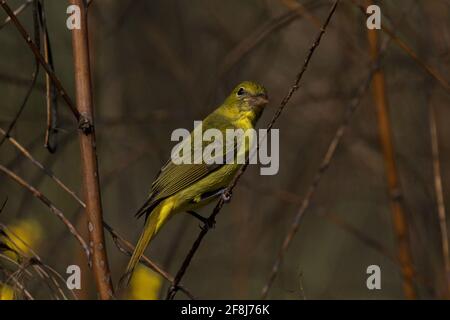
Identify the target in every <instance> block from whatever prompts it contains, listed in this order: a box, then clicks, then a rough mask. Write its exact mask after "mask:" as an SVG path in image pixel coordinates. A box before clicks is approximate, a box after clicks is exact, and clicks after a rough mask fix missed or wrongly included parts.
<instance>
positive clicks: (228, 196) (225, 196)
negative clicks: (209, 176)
mask: <svg viewBox="0 0 450 320" xmlns="http://www.w3.org/2000/svg"><path fill="white" fill-rule="evenodd" d="M222 200H223V202H225V203H228V202H230V200H231V191H230V190H225V191H224V192H223V193H222Z"/></svg>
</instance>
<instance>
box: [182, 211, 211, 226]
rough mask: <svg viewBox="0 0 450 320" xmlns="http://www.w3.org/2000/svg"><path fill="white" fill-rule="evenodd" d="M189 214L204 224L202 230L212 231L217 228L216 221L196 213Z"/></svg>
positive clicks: (190, 212)
mask: <svg viewBox="0 0 450 320" xmlns="http://www.w3.org/2000/svg"><path fill="white" fill-rule="evenodd" d="M187 213H189V214H190V215H191V216H193V217H195V218H196V219H198V220H200V221H201V222H202V223H203V225H202V226H200V228H201V229H203V228H207V229H212V228H214V227H215V226H216V221H215V219H211V218H205V217H203V216H201V215H199V214H198V213H197V212H195V211H188V212H187Z"/></svg>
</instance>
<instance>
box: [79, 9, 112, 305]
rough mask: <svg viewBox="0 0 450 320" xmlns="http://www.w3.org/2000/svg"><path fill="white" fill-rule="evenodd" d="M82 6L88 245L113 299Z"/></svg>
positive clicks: (102, 290) (103, 293)
mask: <svg viewBox="0 0 450 320" xmlns="http://www.w3.org/2000/svg"><path fill="white" fill-rule="evenodd" d="M70 4H72V5H76V6H78V7H79V8H80V12H81V16H80V20H81V25H80V28H79V29H77V28H74V29H73V30H72V46H73V59H74V69H75V89H76V105H77V109H78V112H79V113H80V127H79V129H80V130H79V139H80V149H81V171H82V177H83V189H84V200H85V203H86V209H85V210H86V216H87V219H88V231H89V240H90V241H89V244H90V248H91V250H92V254H93V264H92V268H93V271H94V278H95V281H96V284H97V290H98V294H99V297H100V299H103V300H106V299H111V297H112V296H113V287H112V281H111V275H110V271H109V264H108V259H107V255H106V248H105V237H104V233H103V218H102V205H101V196H100V186H99V177H98V164H97V153H96V142H95V130H94V106H93V103H92V88H91V72H90V65H89V46H88V29H87V28H88V25H87V8H86V7H85V3H84V1H82V0H70Z"/></svg>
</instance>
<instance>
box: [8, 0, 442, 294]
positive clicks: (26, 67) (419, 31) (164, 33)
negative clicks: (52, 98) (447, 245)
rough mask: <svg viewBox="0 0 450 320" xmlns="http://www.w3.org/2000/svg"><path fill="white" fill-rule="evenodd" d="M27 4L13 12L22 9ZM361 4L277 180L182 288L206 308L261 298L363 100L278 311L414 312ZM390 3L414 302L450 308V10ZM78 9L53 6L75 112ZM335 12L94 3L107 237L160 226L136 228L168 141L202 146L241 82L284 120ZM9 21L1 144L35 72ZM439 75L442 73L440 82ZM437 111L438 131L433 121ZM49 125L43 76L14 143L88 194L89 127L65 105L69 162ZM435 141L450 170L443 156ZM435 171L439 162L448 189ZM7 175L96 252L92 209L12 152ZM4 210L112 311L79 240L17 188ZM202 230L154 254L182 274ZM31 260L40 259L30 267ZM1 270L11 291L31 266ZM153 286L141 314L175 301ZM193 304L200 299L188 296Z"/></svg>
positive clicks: (299, 111)
mask: <svg viewBox="0 0 450 320" xmlns="http://www.w3.org/2000/svg"><path fill="white" fill-rule="evenodd" d="M28 2H31V1H28ZM28 2H27V1H25V0H22V1H19V0H17V1H13V0H11V1H7V3H8V4H9V6H11V8H13V9H17V8H18V7H20V6H21V5H22V4H23V3H28ZM357 4H361V5H364V6H365V5H366V4H367V2H365V1H354V2H353V1H350V0H346V1H341V3H340V4H339V6H338V8H337V11H336V13H335V15H334V16H333V18H332V19H331V22H330V25H329V26H328V28H327V30H326V32H325V34H324V36H323V39H322V41H321V43H320V46H319V47H318V48H317V50H316V52H315V53H314V55H313V57H312V60H311V63H310V65H309V66H308V70H307V71H306V73H305V75H304V77H303V79H302V82H301V87H300V89H299V90H298V91H297V92H296V93H295V95H294V96H293V97H292V99H291V101H290V102H289V104H288V105H287V107H286V109H285V110H284V112H283V114H282V115H281V117H280V118H279V120H278V121H277V123H276V124H275V128H277V129H279V130H280V170H279V172H278V174H277V175H274V176H261V175H260V174H259V167H258V165H252V166H250V168H249V170H247V172H246V173H245V175H244V176H243V177H242V179H241V181H240V182H239V183H238V186H237V187H236V189H235V190H234V193H233V199H232V201H231V202H230V203H229V204H227V205H225V207H224V208H223V210H222V211H221V212H220V214H219V215H218V217H217V224H216V227H215V229H213V230H211V231H210V232H209V233H208V235H207V236H206V238H205V239H204V241H203V243H202V245H201V246H200V248H199V250H198V252H197V254H196V256H195V257H194V259H193V261H192V264H191V266H190V268H189V269H188V271H187V273H186V276H185V277H184V279H183V281H182V284H183V285H184V286H185V287H186V288H188V289H189V290H190V291H191V292H192V293H193V294H194V295H195V296H196V297H199V298H207V299H258V298H260V296H261V290H262V288H263V286H264V285H265V284H266V283H267V280H268V277H269V275H270V272H271V269H272V265H273V263H274V261H275V259H276V257H277V254H278V251H279V248H280V246H281V244H282V242H283V240H284V238H285V237H286V235H287V234H288V232H289V229H290V227H291V225H292V222H293V219H294V217H295V216H296V214H297V212H298V210H299V207H300V205H301V201H302V199H303V198H304V197H305V195H306V193H307V191H308V189H309V188H310V186H311V184H312V183H313V180H314V177H315V175H316V174H317V172H318V170H319V166H320V162H321V161H322V158H323V157H324V155H325V152H326V151H327V148H328V146H329V144H330V142H331V140H332V139H333V137H334V136H335V133H336V130H337V129H338V127H339V126H340V125H341V124H342V123H343V121H344V119H345V115H346V112H347V110H348V107H349V105H350V104H351V101H352V99H354V98H357V97H360V98H361V102H360V104H359V106H358V109H357V110H356V111H355V114H354V115H353V117H352V118H351V119H350V122H349V124H348V127H347V130H346V132H345V134H344V136H343V138H342V141H341V143H340V144H339V146H338V148H337V150H336V154H335V155H334V157H333V158H332V160H331V161H330V165H329V167H328V169H327V171H326V172H324V175H323V176H322V179H321V180H320V184H319V185H318V187H317V190H316V192H315V194H314V195H313V197H312V198H311V203H310V205H309V208H308V209H307V211H306V212H305V213H304V215H303V216H302V219H301V223H300V227H299V229H298V232H297V233H296V235H295V237H294V238H293V241H292V243H291V246H290V247H289V249H288V250H287V252H286V255H285V257H284V260H283V263H282V264H281V266H280V271H279V274H278V276H277V278H276V280H275V282H274V283H273V286H272V288H271V290H270V291H269V295H268V297H269V298H271V299H403V298H408V296H407V295H406V296H405V291H404V289H403V288H404V277H403V276H402V271H401V270H402V268H401V263H400V262H399V261H398V258H397V256H398V252H399V246H398V240H397V236H396V231H395V230H396V229H395V226H394V225H393V218H392V217H393V213H392V210H391V206H390V196H389V189H388V180H387V175H386V169H385V167H386V163H385V162H386V161H385V157H384V156H383V148H382V144H381V143H380V139H379V136H380V127H379V125H378V120H377V119H378V116H377V112H379V111H377V110H379V109H377V107H376V104H377V103H376V101H377V100H376V95H377V92H376V91H374V90H373V88H372V87H371V88H369V90H367V91H366V92H363V94H360V93H359V91H358V90H359V89H358V88H360V87H361V84H362V83H364V81H366V79H367V78H368V76H369V73H370V69H371V63H372V57H371V48H370V45H369V39H368V29H367V28H366V16H365V15H364V13H362V12H361V10H360V9H359V8H358V6H357ZM376 4H378V5H379V6H380V8H381V13H382V19H381V22H382V25H383V26H386V27H387V28H389V30H391V31H393V32H394V33H395V35H396V36H395V37H394V38H396V39H397V40H398V41H396V40H395V39H392V37H391V36H392V34H391V36H390V35H389V34H388V33H386V32H384V31H383V30H377V31H376V34H377V35H378V38H379V39H378V40H379V43H385V41H389V42H387V47H386V49H385V51H384V55H383V56H382V59H381V63H380V65H381V70H382V73H383V76H384V78H385V92H384V94H385V98H386V99H387V105H388V118H389V119H390V129H391V138H392V141H393V149H392V150H393V152H394V158H395V162H396V166H397V174H398V177H399V187H401V193H402V194H403V201H402V207H403V212H404V217H405V219H406V221H407V230H408V231H409V239H408V240H407V241H408V245H409V250H410V254H411V264H412V266H413V268H414V275H413V276H412V278H413V286H414V290H415V294H416V297H417V298H419V299H443V298H448V279H449V278H448V277H446V271H445V254H444V253H443V247H444V245H443V243H444V241H443V238H442V231H443V230H444V229H443V228H446V226H445V224H443V223H442V221H443V220H442V201H437V199H439V197H438V194H439V190H438V192H436V188H435V185H436V179H438V177H437V176H439V177H440V179H441V180H442V190H443V193H441V195H443V202H444V203H447V204H448V203H449V202H450V198H449V194H450V166H449V165H448V164H449V163H450V140H449V139H448V137H450V127H449V126H448V121H449V119H450V108H449V105H450V96H449V91H450V89H449V87H448V81H449V71H450V55H449V46H450V24H449V23H448V22H449V19H450V2H448V1H447V0H433V1H425V0H420V1H419V0H401V1H400V0H398V1H378V2H376ZM67 6H68V2H67V1H56V0H46V1H45V13H46V20H47V27H48V34H49V39H50V42H51V47H52V53H53V60H54V68H55V72H56V74H57V75H58V77H59V78H60V79H61V82H62V84H63V86H64V87H65V88H66V89H67V91H68V92H69V95H71V96H72V97H74V70H73V58H72V36H71V32H70V31H69V30H68V29H67V28H66V19H67V17H68V15H67V14H66V9H67ZM330 6H331V1H327V0H314V1H296V0H229V1H218V0H193V1H182V0H154V1H144V0H93V1H91V3H90V5H89V36H90V53H91V68H92V77H93V92H94V106H95V117H96V118H95V121H96V134H97V151H98V160H99V169H100V182H101V191H102V203H103V209H104V219H105V221H107V222H108V223H109V224H110V225H111V226H112V227H113V228H114V229H115V230H116V231H117V232H118V233H120V234H121V235H122V236H123V237H124V238H125V239H128V240H129V241H130V242H132V243H135V242H136V240H137V238H138V235H139V234H140V232H141V230H142V226H143V222H144V221H143V220H142V219H141V220H137V219H135V218H134V216H133V215H134V213H135V212H136V210H137V209H138V208H139V207H140V206H141V205H142V203H143V201H144V200H145V198H146V196H147V193H148V191H149V188H150V185H151V183H152V181H153V179H154V177H155V175H156V174H157V172H158V170H159V168H160V167H161V166H162V165H163V164H164V163H165V161H166V160H167V159H168V157H169V155H170V150H171V149H172V147H173V146H174V145H175V143H173V142H171V141H170V134H171V132H172V131H173V130H174V129H176V128H187V129H189V130H191V129H192V127H193V121H194V120H201V119H203V118H204V117H205V116H206V115H208V114H209V113H210V112H211V111H212V110H213V109H214V108H215V107H216V106H218V105H219V104H220V103H221V102H222V101H223V99H224V97H226V96H227V95H228V93H229V92H230V91H231V90H232V88H233V87H234V86H235V85H236V84H238V83H239V82H241V81H243V80H251V81H255V82H258V83H261V84H263V85H264V86H265V87H266V88H267V90H268V93H269V97H270V105H269V106H268V107H267V108H266V110H265V114H264V115H263V117H262V119H261V120H260V122H259V126H260V127H261V128H263V127H266V126H267V124H268V122H269V121H270V119H271V118H272V116H273V114H274V113H275V111H276V109H277V107H278V106H279V104H280V101H281V100H282V98H283V97H284V95H285V94H286V93H287V91H288V90H289V88H290V87H291V86H292V84H293V82H294V80H295V76H296V73H297V72H298V71H299V70H300V69H301V67H302V65H303V61H304V59H305V57H306V55H307V53H308V50H309V48H310V46H311V45H312V43H313V41H314V39H315V37H316V35H317V33H318V30H319V27H320V25H321V24H322V22H323V21H324V19H325V18H326V16H327V13H328V11H329V8H330ZM32 10H33V9H32V5H27V7H26V8H25V9H24V10H22V11H21V13H20V15H19V19H20V21H21V22H22V23H23V24H24V25H25V27H26V29H27V30H28V32H29V33H30V34H31V35H32V34H33V18H32ZM6 18H7V15H6V14H5V12H4V11H1V10H0V24H2V26H1V29H0V44H1V50H0V97H1V98H0V101H1V109H0V126H1V128H2V129H3V130H7V128H8V126H9V125H10V123H11V121H12V120H13V119H14V118H15V116H16V114H17V111H18V110H19V108H20V106H21V104H22V102H23V99H24V96H25V94H26V92H27V90H28V88H29V83H30V79H31V77H32V73H33V71H34V68H35V59H34V56H33V54H32V52H31V50H30V49H29V48H28V46H27V44H26V43H25V41H24V40H23V39H22V38H21V36H20V34H19V33H18V32H17V30H16V28H15V26H14V25H13V24H12V23H7V24H5V25H3V21H5V19H6ZM401 43H403V44H405V46H406V47H407V48H408V49H409V50H410V51H412V52H413V54H414V55H415V58H413V57H412V54H411V53H408V50H406V49H405V46H402V45H401ZM427 68H428V69H431V70H432V71H433V72H434V71H435V72H434V73H435V75H433V72H430V70H428V69H427ZM436 73H437V74H438V75H442V76H441V79H440V80H439V79H438V78H439V76H436ZM446 85H447V86H446ZM378 93H379V92H378ZM433 112H434V114H435V121H434V122H433V121H432V120H433V118H430V114H433ZM46 119H47V106H46V96H45V73H44V71H43V69H42V68H41V70H40V72H39V74H38V77H37V82H36V85H35V86H34V89H33V90H32V92H31V95H30V98H29V100H28V102H27V103H26V106H25V108H24V110H23V113H22V114H21V116H20V118H19V119H18V121H17V123H16V125H15V126H14V128H13V129H12V131H11V133H10V135H11V137H13V138H14V139H16V140H17V141H18V142H19V143H20V144H21V145H23V146H24V147H25V148H26V149H27V150H28V151H29V152H30V153H31V154H32V155H33V156H34V157H35V158H36V159H37V160H38V161H40V162H41V163H42V164H43V165H44V166H45V167H47V168H50V169H51V170H52V171H53V172H54V174H55V176H57V177H58V178H59V179H61V180H62V181H63V182H64V183H65V184H66V185H67V186H69V188H70V189H72V190H73V191H75V193H76V194H78V195H80V196H81V195H82V190H81V171H80V152H79V142H78V135H77V124H76V122H75V121H74V119H73V115H72V114H71V113H70V110H69V109H68V108H67V106H66V105H65V104H64V102H63V101H62V100H61V99H59V103H58V118H57V126H56V129H57V131H58V134H57V137H56V139H57V144H56V151H55V152H54V153H50V152H49V151H48V150H47V149H46V148H44V139H45V132H46V126H47V124H46V122H47V120H46ZM430 120H431V122H430ZM430 123H431V124H433V123H434V124H435V127H436V132H437V136H434V137H433V134H432V132H433V130H432V129H433V125H431V126H430ZM433 139H434V140H433ZM435 142H438V151H439V154H438V155H437V156H436V153H434V155H433V152H432V151H433V150H432V146H433V143H435ZM433 160H434V161H433ZM436 160H439V161H436ZM436 163H437V164H440V172H439V174H438V175H437V174H436ZM0 164H1V165H3V166H5V167H6V168H8V169H9V170H11V171H13V172H14V173H16V174H17V175H19V176H20V177H22V178H23V179H24V180H26V181H27V182H28V183H29V184H30V185H32V186H34V187H35V188H37V189H38V190H39V191H41V192H42V193H43V194H44V195H46V196H47V197H48V198H49V199H50V200H51V201H52V202H53V203H54V204H55V206H56V207H57V208H59V209H60V210H61V211H62V212H63V213H64V215H65V216H66V217H67V218H68V219H69V220H70V221H71V222H72V223H73V224H74V225H75V226H76V227H77V228H78V230H80V233H81V234H82V235H83V236H84V237H85V238H86V239H87V226H86V220H85V217H84V215H83V211H82V210H81V209H80V206H79V204H78V203H77V202H76V201H74V199H73V198H72V197H71V196H70V195H68V194H67V192H65V191H64V190H62V189H61V188H60V187H59V186H58V185H57V184H55V182H54V181H53V180H52V179H49V178H48V177H47V176H46V175H44V174H43V173H42V171H41V170H39V169H38V168H36V167H35V166H34V165H33V164H32V163H31V162H30V161H29V160H28V159H26V158H25V157H24V156H23V155H22V154H21V153H20V152H19V151H18V150H17V148H15V147H14V146H13V145H12V144H11V143H10V142H9V141H8V140H6V141H4V142H3V143H2V144H1V146H0ZM391 191H392V190H391ZM6 199H7V202H6V205H5V207H4V208H3V210H2V212H1V213H0V222H1V224H2V225H4V226H6V227H8V228H10V229H11V230H15V231H16V234H17V235H18V236H21V237H22V238H23V239H24V241H26V242H27V243H28V244H29V246H30V247H32V249H33V250H34V251H35V253H36V254H37V255H38V256H39V257H40V258H41V259H42V261H43V262H44V263H45V264H47V265H48V266H50V267H51V268H53V269H54V270H55V271H56V272H57V273H59V274H61V275H62V276H63V277H64V278H66V277H67V276H68V275H67V274H66V268H67V266H68V265H73V264H76V265H79V266H80V267H81V271H82V289H81V290H74V292H75V294H76V296H77V297H78V298H83V299H94V298H96V290H95V284H94V281H93V279H92V275H91V271H90V270H89V268H88V267H87V264H86V260H85V257H84V255H83V251H82V250H81V248H80V245H79V243H78V242H77V241H76V240H75V238H74V237H73V236H72V235H71V234H70V233H69V232H68V231H67V228H66V227H65V226H64V224H63V223H61V221H60V220H58V219H57V218H56V217H55V216H54V215H53V214H52V213H51V212H50V210H49V209H48V207H46V206H44V205H43V204H42V203H41V202H40V201H39V200H38V199H36V198H35V197H34V196H33V195H32V194H31V193H30V192H29V191H27V190H26V189H24V188H23V187H22V186H20V185H18V184H17V183H16V182H14V181H12V180H11V179H10V178H9V177H8V176H6V175H4V174H2V175H0V202H1V203H3V202H4V201H5V200H6ZM438 203H439V205H438ZM211 210H212V206H209V207H207V208H204V209H201V210H200V213H201V214H203V215H204V216H207V215H209V214H210V212H211ZM439 210H441V211H440V212H441V223H440V219H439ZM444 214H445V210H444ZM2 230H3V229H2ZM199 231H200V229H199V222H198V221H197V220H195V219H193V218H192V217H191V216H189V215H182V214H180V215H178V216H175V217H174V218H173V219H172V220H171V221H170V222H169V223H168V224H167V226H166V227H165V228H164V229H163V230H162V231H161V233H160V234H159V235H158V237H157V238H156V239H155V240H154V242H152V245H151V248H149V249H148V250H147V251H146V255H147V256H148V257H149V258H150V259H151V260H153V261H155V262H156V263H157V264H158V265H160V266H161V267H162V268H163V269H164V270H166V271H167V272H169V273H170V274H172V275H174V274H176V272H177V270H178V269H179V268H180V266H181V263H182V261H183V259H184V257H185V256H186V254H187V253H188V251H189V249H190V248H191V246H192V243H193V242H194V240H195V239H196V237H197V235H198V233H199ZM444 234H445V233H444ZM105 237H106V244H107V253H108V256H109V262H110V267H111V271H112V279H113V283H114V285H116V284H117V282H118V279H119V277H120V276H121V274H122V272H123V270H124V268H125V265H126V263H127V262H128V257H127V256H126V255H124V254H123V253H122V252H121V251H120V250H119V249H118V248H117V246H116V245H115V244H114V242H113V241H112V238H111V236H110V234H109V233H105ZM446 240H447V239H446ZM9 241H11V239H10V240H9ZM22 249H23V251H25V253H24V254H26V251H29V250H28V249H26V248H22ZM4 255H5V254H4ZM447 258H448V256H447ZM369 265H378V266H380V268H381V290H368V288H367V286H366V280H367V277H368V274H367V273H366V269H367V267H368V266H369ZM0 266H2V268H3V269H4V270H5V271H4V272H3V274H2V273H1V272H0V275H2V278H0V281H3V282H5V279H6V278H7V277H8V274H11V273H14V272H19V273H20V270H19V269H20V268H19V267H18V266H17V265H15V264H13V263H12V262H11V261H7V260H6V258H4V257H3V259H0ZM18 268H19V269H18ZM17 270H18V271H17ZM22 273H23V275H22V276H21V278H20V279H21V280H23V283H24V285H25V286H26V287H27V288H28V290H29V292H30V294H31V295H32V296H34V297H35V298H52V294H54V293H52V292H53V290H50V289H49V288H48V285H47V284H46V281H42V280H40V279H39V277H37V276H36V277H37V279H35V278H36V277H35V276H30V275H27V274H26V273H24V272H23V271H22ZM140 276H142V281H140V282H139V283H140V284H141V285H142V284H145V287H144V289H142V288H140V289H139V288H138V289H136V290H137V291H136V292H135V293H134V298H139V297H141V298H148V299H150V298H152V299H153V298H158V297H163V298H164V297H165V294H166V291H167V288H168V286H169V285H170V283H169V282H168V281H166V280H165V279H163V278H162V277H160V276H159V275H157V274H156V273H153V272H149V271H148V269H143V270H142V272H141V273H140ZM10 286H13V284H10ZM139 290H141V291H139ZM16 291H17V292H16V293H15V297H16V298H27V297H26V296H24V294H23V292H21V290H16ZM139 294H141V296H136V295H139ZM68 297H69V298H72V297H71V296H70V295H68ZM409 297H410V296H409ZM177 298H186V296H185V295H183V294H182V293H179V294H178V295H177Z"/></svg>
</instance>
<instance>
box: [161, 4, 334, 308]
mask: <svg viewBox="0 0 450 320" xmlns="http://www.w3.org/2000/svg"><path fill="white" fill-rule="evenodd" d="M338 3H339V0H335V1H334V3H333V5H332V6H331V9H330V11H329V13H328V15H327V18H326V20H325V22H324V24H323V26H322V28H321V29H320V31H319V33H318V34H317V36H316V38H315V40H314V42H313V44H312V46H311V47H310V49H309V52H308V54H307V56H306V58H305V61H304V63H303V66H302V68H301V70H300V72H299V73H298V74H297V76H296V79H295V82H294V84H293V85H292V87H291V88H290V89H289V91H288V92H287V94H286V96H285V97H284V98H283V100H282V101H281V103H280V106H279V107H278V109H277V111H276V112H275V115H274V116H273V118H272V120H271V121H270V123H269V125H268V126H267V131H270V130H271V129H272V127H273V125H274V124H275V122H276V120H277V119H278V118H279V117H280V115H281V113H282V112H283V110H284V108H285V107H286V105H287V103H288V102H289V100H290V99H291V97H292V95H293V94H294V93H295V91H297V90H298V89H299V87H300V80H301V79H302V77H303V74H304V73H305V71H306V69H307V67H308V65H309V62H310V60H311V57H312V55H313V54H314V51H315V50H316V48H317V46H318V45H319V44H320V40H321V39H322V36H323V34H324V33H325V30H326V28H327V26H328V24H329V22H330V20H331V17H332V16H333V14H334V12H335V11H336V7H337V5H338ZM248 163H249V160H248V158H247V161H246V163H245V164H244V165H243V166H242V168H241V169H240V170H239V172H238V173H237V174H236V176H235V177H234V179H233V180H232V182H231V183H230V185H229V187H228V188H227V190H226V192H225V193H224V196H222V197H221V198H220V199H219V201H218V203H217V205H216V206H215V207H214V210H213V212H212V213H211V215H210V216H209V217H208V223H206V224H205V226H204V227H203V228H202V230H201V231H200V234H199V235H198V237H197V239H196V240H195V242H194V244H193V245H192V248H191V249H190V251H189V252H188V254H187V256H186V258H185V259H184V261H183V263H182V265H181V267H180V269H179V270H178V272H177V275H176V276H175V279H174V281H173V282H172V286H171V287H170V288H169V290H168V292H167V296H166V299H168V300H172V299H173V298H174V297H175V295H176V293H177V291H178V290H179V284H180V282H181V279H182V278H183V276H184V274H185V273H186V270H187V269H188V267H189V265H190V263H191V261H192V258H193V257H194V255H195V253H196V252H197V250H198V248H199V246H200V244H201V242H202V241H203V238H204V237H205V235H206V234H207V233H208V231H209V229H210V226H212V225H214V222H215V218H216V216H217V214H218V213H219V212H220V210H221V209H222V207H223V205H224V204H225V202H226V201H229V200H230V197H231V193H232V191H233V188H234V187H235V186H236V184H237V182H238V181H239V179H240V177H241V176H242V175H243V174H244V172H245V170H246V169H247V167H248Z"/></svg>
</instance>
